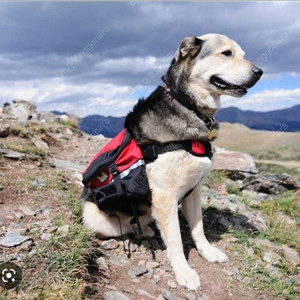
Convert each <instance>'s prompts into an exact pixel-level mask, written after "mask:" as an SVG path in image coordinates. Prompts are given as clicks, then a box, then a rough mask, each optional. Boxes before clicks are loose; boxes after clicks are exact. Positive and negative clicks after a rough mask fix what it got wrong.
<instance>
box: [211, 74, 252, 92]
mask: <svg viewBox="0 0 300 300" xmlns="http://www.w3.org/2000/svg"><path fill="white" fill-rule="evenodd" d="M210 83H211V84H212V85H214V86H215V87H216V88H217V89H219V90H223V91H224V92H225V91H227V92H229V93H230V94H233V95H236V96H243V95H245V94H247V89H248V88H250V87H251V86H253V84H251V83H250V84H247V85H234V84H232V83H228V82H226V81H224V80H223V79H221V78H220V77H218V76H216V75H213V76H212V77H211V78H210Z"/></svg>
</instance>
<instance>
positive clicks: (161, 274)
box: [156, 269, 166, 277]
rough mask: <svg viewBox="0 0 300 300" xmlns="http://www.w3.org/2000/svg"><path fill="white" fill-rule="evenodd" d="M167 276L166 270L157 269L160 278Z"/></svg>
mask: <svg viewBox="0 0 300 300" xmlns="http://www.w3.org/2000/svg"><path fill="white" fill-rule="evenodd" d="M165 274H166V270H164V269H157V270H156V275H158V276H160V277H162V276H164V275H165Z"/></svg>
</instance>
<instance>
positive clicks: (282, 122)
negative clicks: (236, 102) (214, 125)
mask: <svg viewBox="0 0 300 300" xmlns="http://www.w3.org/2000/svg"><path fill="white" fill-rule="evenodd" d="M216 119H217V120H218V121H219V122H229V123H240V124H243V125H245V126H247V127H249V128H251V129H257V130H269V131H277V130H284V131H289V132H295V131H300V105H296V106H293V107H290V108H286V109H280V110H273V111H267V112H256V111H251V110H240V109H238V108H236V107H228V108H223V109H221V110H219V111H218V113H217V114H216Z"/></svg>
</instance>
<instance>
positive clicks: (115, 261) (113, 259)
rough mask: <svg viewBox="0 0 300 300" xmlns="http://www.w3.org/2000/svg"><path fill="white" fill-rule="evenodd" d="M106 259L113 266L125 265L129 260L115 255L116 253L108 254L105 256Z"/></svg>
mask: <svg viewBox="0 0 300 300" xmlns="http://www.w3.org/2000/svg"><path fill="white" fill-rule="evenodd" d="M105 259H106V261H107V262H108V263H109V264H111V265H114V266H117V267H122V268H124V267H127V266H128V265H129V264H130V262H129V261H128V260H127V259H124V258H122V257H121V256H117V255H108V256H106V257H105Z"/></svg>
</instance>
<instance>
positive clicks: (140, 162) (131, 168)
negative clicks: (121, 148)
mask: <svg viewBox="0 0 300 300" xmlns="http://www.w3.org/2000/svg"><path fill="white" fill-rule="evenodd" d="M143 165H145V161H144V160H143V159H140V160H138V161H137V162H135V163H134V164H133V165H131V166H130V167H129V168H128V169H126V170H124V171H123V172H121V173H120V178H121V179H122V178H124V177H126V176H127V175H128V174H129V173H130V172H131V171H132V170H134V169H136V168H138V167H140V166H143Z"/></svg>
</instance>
